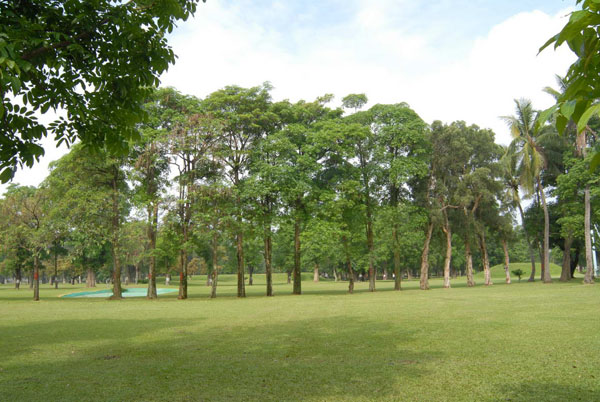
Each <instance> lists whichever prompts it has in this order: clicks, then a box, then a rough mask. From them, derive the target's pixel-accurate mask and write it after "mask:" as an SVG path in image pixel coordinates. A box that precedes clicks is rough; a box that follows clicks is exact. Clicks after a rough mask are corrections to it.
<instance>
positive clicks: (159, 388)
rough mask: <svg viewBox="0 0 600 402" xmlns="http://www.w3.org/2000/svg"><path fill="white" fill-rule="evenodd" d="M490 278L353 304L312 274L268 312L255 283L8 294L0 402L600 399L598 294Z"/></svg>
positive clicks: (278, 284) (383, 285)
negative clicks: (141, 292) (104, 295)
mask: <svg viewBox="0 0 600 402" xmlns="http://www.w3.org/2000/svg"><path fill="white" fill-rule="evenodd" d="M553 273H554V271H553ZM579 276H581V275H579ZM494 277H495V285H494V286H492V287H488V288H486V287H483V286H480V285H479V286H477V287H475V288H472V289H469V288H466V287H465V286H464V282H465V280H464V278H458V279H454V280H452V286H453V288H452V289H450V290H444V289H441V280H440V279H434V280H432V290H430V291H426V292H423V291H420V290H418V289H417V288H418V282H416V281H407V282H404V284H403V288H404V291H402V292H394V291H392V290H391V289H392V287H393V283H392V282H391V281H387V282H381V281H380V282H378V283H377V289H378V291H377V292H376V293H374V294H372V293H369V292H367V287H368V284H367V283H366V282H364V283H357V286H356V293H355V294H354V295H348V294H346V286H347V284H346V283H334V282H320V283H318V284H314V283H313V282H312V281H311V280H309V279H308V278H309V275H308V274H307V275H305V276H304V278H305V279H306V280H305V282H304V283H303V291H304V294H303V295H302V296H292V295H290V293H291V285H287V284H286V283H285V278H284V276H283V275H277V277H276V280H275V294H276V296H275V297H274V298H266V297H264V296H262V295H263V294H264V286H263V280H264V277H263V276H261V275H257V276H256V282H257V283H256V284H255V285H254V286H252V287H247V293H248V294H249V296H250V297H248V298H247V299H245V300H239V299H237V298H235V297H234V295H235V279H234V277H233V276H222V278H221V280H220V286H219V296H221V297H219V298H217V299H215V300H209V299H207V298H206V296H207V294H208V288H207V287H206V286H205V284H204V279H203V278H202V277H196V278H194V280H193V281H192V282H191V286H190V299H189V300H186V301H178V300H176V294H174V295H165V296H163V297H161V298H160V300H158V301H148V300H145V299H127V300H123V301H116V302H115V301H111V302H109V301H106V300H103V299H59V298H57V297H56V296H58V295H60V294H64V293H68V292H75V291H81V290H85V288H84V287H82V286H71V285H60V286H61V289H59V290H58V291H56V290H54V289H49V288H47V287H46V286H44V287H42V291H41V297H42V301H40V302H33V301H30V299H31V292H30V291H29V290H28V289H21V290H20V291H15V290H14V289H12V288H11V287H10V286H8V285H7V286H0V303H2V308H1V309H0V346H1V350H2V355H3V357H2V359H1V360H0V400H1V401H36V400H44V401H221V400H234V401H237V400H247V401H263V400H273V401H296V400H308V401H337V400H352V401H367V400H390V401H391V400H418V401H444V400H448V401H456V400H464V401H468V400H469V401H472V400H478V401H498V400H510V401H571V400H582V401H600V286H599V285H598V284H596V285H591V286H584V285H582V284H581V278H578V279H576V280H574V281H572V282H571V283H566V284H564V283H559V282H558V281H555V283H553V284H550V285H544V284H542V283H540V282H539V281H537V282H535V283H533V284H532V283H527V282H526V281H522V282H521V283H516V280H515V281H514V283H513V284H512V285H510V286H508V285H504V284H503V283H502V281H501V280H500V279H499V277H498V275H494ZM500 277H501V276H500ZM478 282H479V283H481V282H482V280H481V278H479V281H478ZM160 287H164V286H163V285H160ZM103 288H106V285H100V286H99V287H98V289H103Z"/></svg>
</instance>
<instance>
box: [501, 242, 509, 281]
mask: <svg viewBox="0 0 600 402" xmlns="http://www.w3.org/2000/svg"><path fill="white" fill-rule="evenodd" d="M502 249H503V250H504V275H506V283H507V284H508V285H510V268H509V266H510V260H509V257H508V242H507V241H506V239H502Z"/></svg>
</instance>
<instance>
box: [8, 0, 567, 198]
mask: <svg viewBox="0 0 600 402" xmlns="http://www.w3.org/2000/svg"><path fill="white" fill-rule="evenodd" d="M574 3H575V1H574V0H571V1H563V0H503V1H498V0H319V1H315V0H309V1H306V0H305V1H295V0H294V1H270V0H235V1H234V0H222V1H217V0H207V3H200V4H199V5H198V10H197V12H196V16H195V17H194V18H193V19H190V20H188V21H187V22H185V23H182V24H180V26H179V27H178V28H177V30H176V31H174V33H173V34H172V35H171V37H170V43H171V45H172V46H173V48H174V50H175V53H176V54H177V55H178V57H179V58H178V60H177V63H176V64H175V65H174V66H172V67H171V68H170V70H169V71H168V72H167V73H166V74H165V75H164V76H163V79H162V82H163V85H165V86H173V87H175V88H177V89H178V90H180V91H181V92H183V93H186V94H192V95H196V96H198V97H205V96H206V95H208V94H209V93H211V92H212V91H215V90H217V89H220V88H222V87H224V86H226V85H233V84H235V85H241V86H255V85H260V84H261V83H263V82H265V81H269V82H271V84H272V85H273V86H274V90H273V92H272V94H273V97H274V99H275V100H282V99H290V100H292V101H296V100H299V99H306V100H312V99H314V98H316V97H317V96H320V95H323V94H326V93H331V94H333V95H335V100H334V103H333V105H334V106H335V105H338V104H339V103H340V99H341V98H342V97H344V96H345V95H347V94H349V93H365V94H367V96H368V98H369V104H368V105H367V107H369V106H371V105H374V104H376V103H398V102H406V103H408V104H409V105H410V106H411V107H412V108H413V109H414V110H415V111H416V112H417V113H418V114H419V115H420V116H421V117H422V118H423V119H424V120H425V121H426V122H428V123H431V122H432V121H433V120H442V121H444V122H451V121H454V120H464V121H466V122H467V123H468V124H477V125H479V126H480V127H484V128H491V129H493V130H494V132H495V133H496V141H497V142H499V143H504V144H506V143H508V142H509V141H510V137H509V132H508V129H507V128H506V127H505V126H504V123H503V122H502V121H501V120H500V119H499V118H498V116H502V115H509V114H513V109H514V103H513V99H515V98H521V97H526V98H530V99H532V100H533V103H534V106H535V107H536V108H538V109H541V108H545V107H548V106H550V105H551V104H552V98H550V97H549V96H548V95H546V94H544V93H543V92H542V88H544V87H545V86H554V85H555V80H554V76H555V74H561V75H563V74H564V73H565V72H566V70H567V68H568V66H569V65H570V64H571V63H572V62H573V61H574V58H573V56H572V54H571V53H570V52H569V51H568V50H567V49H559V50H558V51H556V52H555V51H553V50H552V49H549V50H546V51H544V52H543V53H541V54H540V55H538V54H537V53H538V49H539V47H540V46H541V45H543V44H544V43H545V42H546V40H547V39H548V38H549V37H551V36H553V35H554V34H556V33H557V32H558V31H559V30H560V29H561V28H562V26H563V25H564V24H565V23H566V20H567V15H568V13H569V11H570V10H572V9H571V8H570V7H572V6H573V5H574ZM62 153H64V150H61V149H59V150H57V149H55V148H54V146H53V145H52V144H51V142H49V146H46V154H47V156H46V157H44V159H43V160H42V161H41V163H40V164H39V165H38V166H36V167H35V168H34V169H27V170H25V171H20V172H18V173H17V175H16V177H15V180H14V181H15V182H18V183H21V184H29V185H37V184H39V182H41V181H42V180H43V179H44V177H45V175H46V174H47V164H48V162H49V161H50V160H53V159H56V158H57V157H58V156H60V155H61V154H62ZM3 188H4V187H2V188H0V191H2V189H3Z"/></svg>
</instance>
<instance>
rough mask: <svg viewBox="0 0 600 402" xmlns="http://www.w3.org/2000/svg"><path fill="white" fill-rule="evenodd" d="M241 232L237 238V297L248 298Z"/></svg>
mask: <svg viewBox="0 0 600 402" xmlns="http://www.w3.org/2000/svg"><path fill="white" fill-rule="evenodd" d="M239 230H240V231H239V232H238V233H237V236H236V246H237V297H246V281H245V278H244V277H245V276H246V273H245V272H244V271H245V270H244V235H243V234H242V232H241V229H239Z"/></svg>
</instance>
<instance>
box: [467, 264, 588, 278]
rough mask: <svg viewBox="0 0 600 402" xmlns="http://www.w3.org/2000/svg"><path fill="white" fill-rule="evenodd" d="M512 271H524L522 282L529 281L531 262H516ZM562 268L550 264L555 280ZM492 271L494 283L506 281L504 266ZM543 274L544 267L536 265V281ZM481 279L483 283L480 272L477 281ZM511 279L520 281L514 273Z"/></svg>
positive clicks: (495, 266)
mask: <svg viewBox="0 0 600 402" xmlns="http://www.w3.org/2000/svg"><path fill="white" fill-rule="evenodd" d="M509 267H510V270H509V271H514V270H515V269H521V270H523V272H524V274H523V275H522V276H521V281H523V280H525V281H527V279H529V275H530V274H531V263H530V262H516V263H512V264H510V265H509ZM561 270H562V268H561V267H560V266H559V265H556V264H553V263H550V275H552V277H553V278H555V279H556V278H560V272H561ZM490 271H492V280H494V281H498V280H502V281H504V278H505V273H504V264H499V265H494V266H493V267H491V268H490ZM541 273H542V265H541V264H540V263H539V262H538V263H536V264H535V280H540V275H541ZM577 276H579V277H581V279H583V275H581V274H578V273H577V272H576V273H575V277H577ZM478 278H479V279H481V280H482V281H483V272H478V273H476V274H475V279H478ZM510 278H511V281H515V282H517V281H518V280H519V278H518V277H517V276H515V275H513V273H512V272H511V273H510Z"/></svg>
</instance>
